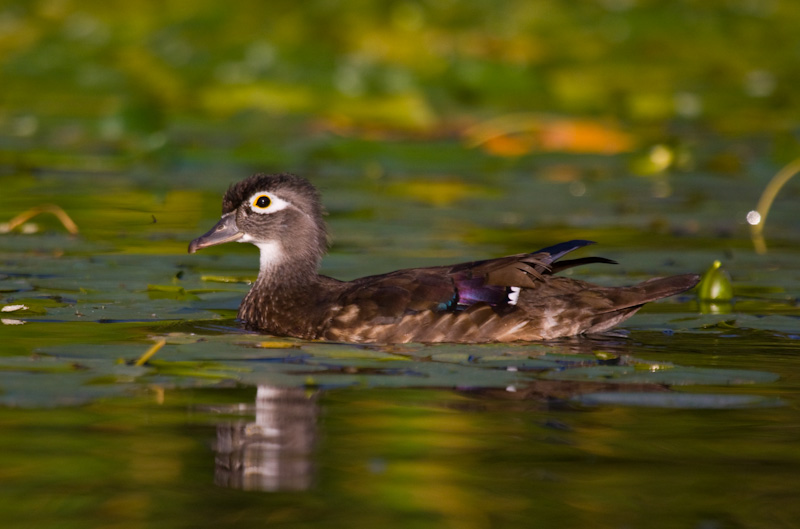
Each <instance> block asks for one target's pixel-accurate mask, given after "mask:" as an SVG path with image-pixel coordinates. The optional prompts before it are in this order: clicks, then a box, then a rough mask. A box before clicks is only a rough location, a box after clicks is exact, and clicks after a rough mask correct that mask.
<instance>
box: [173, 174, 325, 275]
mask: <svg viewBox="0 0 800 529" xmlns="http://www.w3.org/2000/svg"><path fill="white" fill-rule="evenodd" d="M322 216H323V210H322V204H321V203H320V199H319V193H318V192H317V190H316V189H315V188H314V186H312V185H311V183H309V182H308V180H306V179H304V178H301V177H299V176H295V175H292V174H271V175H268V174H255V175H253V176H251V177H249V178H247V179H245V180H242V181H241V182H238V183H236V184H233V185H232V186H231V187H230V188H229V189H228V191H227V193H225V197H224V198H223V199H222V218H221V219H220V221H219V222H217V224H216V225H215V226H214V227H213V228H211V230H209V232H208V233H206V234H205V235H203V236H201V237H198V238H197V239H195V240H193V241H192V242H191V243H190V244H189V253H194V252H196V251H197V250H200V249H201V248H206V247H208V246H214V245H216V244H222V243H225V242H231V241H237V242H249V243H251V244H254V245H256V246H258V248H259V250H261V271H262V272H265V271H266V270H268V269H270V268H271V267H273V266H275V265H278V264H281V263H283V264H286V263H292V264H293V266H299V267H302V266H303V265H309V266H313V268H314V269H315V270H316V267H317V265H318V264H319V261H320V259H321V258H322V255H323V254H324V253H325V250H326V248H327V234H326V230H325V222H324V221H323V219H322Z"/></svg>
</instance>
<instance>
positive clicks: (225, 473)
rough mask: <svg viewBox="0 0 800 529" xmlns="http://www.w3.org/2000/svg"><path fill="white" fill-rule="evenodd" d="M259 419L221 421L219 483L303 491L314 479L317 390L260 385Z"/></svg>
mask: <svg viewBox="0 0 800 529" xmlns="http://www.w3.org/2000/svg"><path fill="white" fill-rule="evenodd" d="M255 415H256V420H255V422H243V421H242V422H235V423H226V424H221V425H218V426H217V442H216V446H215V451H216V464H215V475H214V483H215V484H216V485H219V486H222V487H229V488H234V489H243V490H260V491H267V492H272V491H293V490H294V491H301V490H307V489H309V488H311V486H312V484H313V481H314V462H313V456H314V454H313V452H314V448H315V445H316V438H317V416H318V415H319V408H318V405H317V398H316V393H309V392H308V391H307V390H305V389H301V388H278V387H272V386H259V387H258V391H257V393H256V405H255Z"/></svg>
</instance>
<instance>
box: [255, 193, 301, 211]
mask: <svg viewBox="0 0 800 529" xmlns="http://www.w3.org/2000/svg"><path fill="white" fill-rule="evenodd" d="M265 199H266V200H265ZM259 202H261V203H262V204H264V205H263V206H259V205H258V203H259ZM247 203H248V204H250V209H251V210H252V211H254V212H255V213H261V214H266V213H275V212H276V211H280V210H282V209H286V208H288V207H290V206H291V204H290V203H289V202H286V201H285V200H283V199H282V198H278V197H276V196H275V195H273V194H272V193H267V192H266V191H261V192H260V193H256V194H255V195H253V196H251V197H250V199H249V200H248V201H247Z"/></svg>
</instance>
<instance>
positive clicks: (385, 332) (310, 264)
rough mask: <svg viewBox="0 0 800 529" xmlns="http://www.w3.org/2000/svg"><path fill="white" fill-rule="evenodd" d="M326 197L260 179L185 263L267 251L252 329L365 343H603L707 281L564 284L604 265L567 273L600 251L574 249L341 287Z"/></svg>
mask: <svg viewBox="0 0 800 529" xmlns="http://www.w3.org/2000/svg"><path fill="white" fill-rule="evenodd" d="M322 215H323V209H322V204H321V202H320V197H319V193H318V192H317V190H316V189H315V188H314V186H312V185H311V184H310V183H309V182H308V181H307V180H305V179H303V178H301V177H299V176H295V175H291V174H276V175H267V174H256V175H253V176H251V177H250V178H247V179H245V180H243V181H241V182H239V183H237V184H234V185H232V186H231V187H230V188H229V189H228V192H227V193H225V197H224V198H223V201H222V219H221V220H220V221H219V222H218V223H217V224H216V226H214V227H213V228H212V229H211V231H209V232H208V233H206V234H205V235H203V236H202V237H198V238H197V239H195V240H193V241H192V242H191V244H189V253H194V252H196V251H197V250H199V249H201V248H205V247H207V246H213V245H215V244H222V243H225V242H230V241H237V242H249V243H252V244H254V245H256V246H258V248H259V250H260V251H261V268H260V270H259V272H258V279H257V280H256V282H255V284H254V285H253V287H252V289H251V290H250V292H249V293H248V294H247V296H245V298H244V300H243V301H242V304H241V306H240V308H239V319H240V320H242V321H243V322H244V324H245V326H246V327H247V328H249V329H253V330H258V331H263V332H265V333H269V334H273V335H278V336H294V337H297V338H304V339H323V340H335V341H343V342H360V343H383V344H385V343H405V342H461V343H477V342H513V341H519V340H523V341H534V340H549V339H552V338H558V337H561V336H571V335H576V334H583V333H598V332H603V331H606V330H608V329H610V328H611V327H613V326H614V325H616V324H618V323H619V322H621V321H623V320H625V319H626V318H629V317H630V316H631V315H633V314H634V313H635V312H636V311H637V310H639V309H640V308H641V307H642V305H644V304H645V303H647V302H649V301H653V300H657V299H660V298H663V297H667V296H671V295H673V294H678V293H680V292H683V291H685V290H687V289H689V288H691V287H693V286H694V285H695V284H697V282H698V280H699V276H698V275H696V274H684V275H679V276H673V277H666V278H656V279H650V280H647V281H644V282H643V283H639V284H638V285H635V286H630V287H614V288H609V287H601V286H597V285H593V284H591V283H586V282H584V281H578V280H575V279H569V278H566V277H558V276H556V275H555V274H556V273H558V272H560V271H562V270H564V269H567V268H570V267H573V266H577V265H583V264H588V263H614V261H611V260H609V259H604V258H602V257H584V258H582V259H573V260H565V261H559V259H561V258H562V257H563V256H564V255H566V254H567V253H569V252H571V251H573V250H575V249H578V248H581V247H583V246H586V245H587V244H592V243H591V242H590V241H582V240H576V241H569V242H563V243H561V244H556V245H555V246H550V247H548V248H544V249H542V250H539V251H538V252H534V253H526V254H518V255H510V256H507V257H500V258H498V259H489V260H485V261H474V262H471V263H462V264H457V265H454V266H435V267H430V268H409V269H407V270H398V271H396V272H390V273H388V274H382V275H375V276H369V277H363V278H361V279H356V280H354V281H338V280H336V279H332V278H330V277H326V276H322V275H319V274H318V273H317V269H318V267H319V264H320V261H321V259H322V256H323V255H324V254H325V252H326V249H327V233H326V228H325V223H324V221H323V219H322Z"/></svg>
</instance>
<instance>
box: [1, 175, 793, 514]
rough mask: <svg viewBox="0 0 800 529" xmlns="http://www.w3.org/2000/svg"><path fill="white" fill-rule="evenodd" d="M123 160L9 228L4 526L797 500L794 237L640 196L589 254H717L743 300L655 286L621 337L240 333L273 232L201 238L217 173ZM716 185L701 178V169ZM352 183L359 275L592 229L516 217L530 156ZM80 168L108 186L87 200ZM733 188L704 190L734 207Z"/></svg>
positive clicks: (665, 269)
mask: <svg viewBox="0 0 800 529" xmlns="http://www.w3.org/2000/svg"><path fill="white" fill-rule="evenodd" d="M127 178H130V177H126V178H122V177H115V178H112V179H109V180H108V181H99V182H98V181H96V180H93V181H94V182H95V183H94V184H93V185H92V186H91V187H89V186H88V185H87V184H88V178H86V179H84V178H83V177H81V176H72V177H70V178H64V177H61V176H57V175H54V176H53V177H50V176H48V175H43V176H39V177H36V178H30V179H27V180H25V179H18V180H17V181H18V182H26V181H27V182H28V183H29V184H30V187H29V188H28V189H30V193H24V192H22V193H19V194H17V196H18V197H26V196H31V195H35V192H34V188H37V189H39V191H38V193H39V194H44V195H45V196H46V197H47V200H53V201H59V202H61V203H63V204H64V205H65V209H67V210H69V211H71V212H73V214H74V216H75V217H76V218H77V219H78V223H79V225H82V226H83V230H82V232H81V235H79V236H77V237H71V236H69V235H65V234H63V233H62V232H61V230H60V229H59V228H58V226H57V225H55V224H45V223H48V222H51V221H47V220H46V219H41V221H40V222H42V223H43V229H44V231H43V233H39V234H32V235H19V234H16V235H6V236H4V238H3V239H2V252H3V267H4V268H3V274H4V276H3V278H2V281H1V282H0V285H2V289H3V296H4V297H3V302H4V305H6V304H25V305H26V306H28V307H29V308H28V310H23V311H15V312H13V313H7V314H5V315H4V322H5V324H4V325H3V327H2V331H3V339H4V342H5V344H4V353H5V354H4V356H3V358H2V359H0V366H1V367H2V371H1V372H0V387H2V388H3V391H4V392H3V394H2V395H0V401H2V402H3V403H4V404H5V405H6V407H4V408H3V409H2V410H0V423H2V427H3V431H4V432H5V433H4V436H3V441H2V442H3V449H2V451H0V453H1V454H2V455H0V468H1V469H2V473H3V481H4V483H5V485H4V490H5V493H4V494H3V500H2V502H3V505H2V507H0V509H2V512H3V513H4V517H5V519H6V520H7V523H9V524H10V526H18V527H85V526H87V525H107V524H111V525H115V526H119V527H137V526H141V525H143V524H144V525H159V526H162V527H173V526H174V527H182V526H187V527H206V526H208V527H212V526H213V527H216V526H219V525H220V524H222V525H225V526H230V527H251V526H257V525H258V526H260V525H263V524H264V523H269V524H273V525H278V526H287V527H304V526H316V525H318V524H319V523H323V522H324V523H325V524H326V525H331V526H342V527H374V526H377V525H385V526H387V525H388V526H394V527H409V526H416V527H442V526H445V527H496V526H504V527H519V526H529V525H537V526H539V525H540V526H558V527H586V526H587V525H592V526H599V527H623V526H625V527H630V526H633V527H636V526H648V527H653V526H664V527H672V526H675V527H678V526H681V527H686V526H690V527H737V526H764V527H779V526H787V527H790V526H792V525H794V523H795V521H796V520H797V519H800V516H799V515H800V513H798V512H797V508H795V505H798V502H797V501H795V500H796V499H797V492H796V491H797V490H800V487H799V486H798V485H800V483H798V478H797V476H800V472H798V470H800V469H799V468H798V453H799V452H798V451H797V450H796V446H797V443H798V436H799V435H800V434H799V433H798V432H800V429H798V426H800V423H799V422H798V420H797V406H798V390H799V389H800V383H798V376H797V375H796V373H798V372H800V370H799V369H798V368H800V366H799V365H798V355H797V351H798V346H797V336H798V335H799V334H800V333H799V332H798V331H799V330H800V327H799V326H798V324H797V308H796V302H795V301H794V298H793V297H792V295H793V294H792V293H796V292H797V279H798V278H797V275H796V273H795V272H794V268H793V264H792V263H793V262H795V260H796V258H797V255H796V252H795V251H793V250H792V249H789V248H778V249H775V250H773V251H771V252H770V253H769V254H768V255H767V256H758V255H755V254H754V253H753V252H752V251H750V250H749V249H748V248H747V243H748V241H747V239H746V235H745V234H741V230H739V232H738V233H740V235H737V236H736V237H733V238H730V239H728V240H727V242H726V244H725V246H727V247H728V248H733V249H732V250H731V249H729V250H727V251H722V250H717V249H715V247H709V246H708V245H707V242H706V238H705V237H704V236H703V235H699V234H698V235H692V234H690V235H669V234H662V235H659V236H658V237H653V236H652V235H650V233H649V232H648V231H647V230H641V231H639V230H638V229H637V228H636V227H635V226H636V224H638V223H640V222H641V216H642V214H641V213H637V214H634V215H622V216H618V217H615V219H616V222H624V223H626V224H628V226H622V227H613V228H612V227H611V226H609V225H608V224H606V225H605V226H604V225H599V226H597V225H596V226H593V227H590V228H588V231H590V232H592V233H590V236H591V237H595V238H597V239H607V240H606V241H604V242H607V243H608V244H604V245H603V246H598V247H596V249H595V248H594V247H593V248H591V250H592V251H593V252H592V253H595V254H597V255H606V256H609V257H612V258H614V259H616V260H618V261H620V262H621V263H622V265H621V266H617V267H609V266H601V265H594V266H591V267H586V268H585V270H583V271H581V270H577V271H576V274H577V275H578V276H579V277H583V278H586V279H589V280H593V281H597V282H602V283H608V284H620V283H624V282H632V281H635V280H639V279H643V278H645V277H647V276H650V275H659V274H662V275H663V274H669V273H678V272H683V271H687V270H697V271H700V270H702V269H703V268H704V267H705V265H706V264H710V261H711V260H712V259H713V258H718V257H720V256H722V257H723V258H724V262H725V265H726V267H727V269H728V270H730V271H731V273H732V275H733V279H734V287H735V289H736V290H737V294H738V295H737V298H736V300H735V303H734V304H733V305H729V306H725V305H722V306H719V307H716V308H717V309H719V310H721V312H722V313H720V314H713V313H708V314H701V313H699V309H700V306H699V305H698V303H697V301H696V300H695V299H694V297H693V296H692V295H691V294H689V295H684V296H678V297H676V298H673V299H670V300H665V301H664V302H660V303H657V304H654V305H652V306H650V307H648V308H646V309H645V310H643V311H642V312H641V313H640V314H639V315H637V316H635V317H634V318H633V319H631V320H629V321H628V322H627V323H625V324H624V325H623V326H622V331H623V332H622V334H621V335H620V336H607V337H594V338H577V339H567V340H561V341H558V342H555V343H550V344H513V345H483V346H462V345H440V346H420V345H413V344H412V345H407V346H398V347H389V348H373V347H362V346H359V347H353V346H349V345H346V344H321V343H319V344H314V343H303V342H300V341H297V340H292V339H276V338H271V337H265V336H258V335H254V334H251V333H245V332H243V331H241V330H239V329H238V327H237V326H236V324H235V321H233V320H232V318H233V316H234V314H235V310H236V307H237V305H238V302H239V300H240V299H241V296H242V295H243V293H244V292H245V291H246V290H247V288H249V287H248V285H247V284H246V282H244V281H246V280H247V279H248V278H252V277H253V275H254V272H255V267H256V265H257V255H256V253H255V252H254V251H253V249H251V248H248V247H246V246H245V245H228V247H221V248H218V249H214V250H213V251H209V252H205V253H201V254H196V255H191V256H189V255H186V254H185V253H184V252H185V245H186V243H187V242H188V240H190V239H191V238H192V237H193V236H194V235H196V234H199V233H202V232H203V231H204V230H205V228H206V227H208V226H210V225H211V224H212V223H213V222H214V218H215V217H216V216H217V215H218V213H217V212H216V211H214V210H215V209H216V207H217V204H216V202H217V200H218V197H219V194H220V190H219V189H212V190H206V189H204V188H197V187H194V188H193V187H191V186H188V185H185V184H184V185H181V187H180V188H179V189H176V190H167V191H166V192H165V193H164V192H161V191H151V190H149V189H148V188H145V189H144V190H136V188H134V185H135V179H134V178H130V179H129V180H128V179H127ZM42 181H47V182H48V183H49V184H50V185H49V186H48V188H47V190H46V191H43V190H42V189H43V188H42V187H41V182H42ZM698 181H699V182H700V183H699V184H696V183H693V182H685V184H694V185H695V186H696V187H688V188H687V187H686V186H684V188H683V189H682V190H681V191H680V192H679V193H680V194H681V195H683V194H687V195H688V194H691V193H693V192H696V189H697V187H702V186H704V185H706V184H705V183H704V182H703V181H702V180H701V179H698ZM352 182H353V181H352V180H351V179H348V178H342V177H324V178H323V177H320V178H319V183H320V185H321V187H323V189H324V188H328V189H331V190H332V193H331V202H330V203H329V209H330V210H331V215H330V222H331V227H332V231H333V233H334V236H335V237H336V238H335V239H334V240H335V241H337V242H336V243H335V244H334V246H333V252H332V254H331V256H330V257H329V258H328V259H327V260H326V261H325V264H324V271H325V272H327V273H330V274H333V275H337V276H340V277H341V276H349V277H354V276H358V275H364V274H368V273H374V272H380V271H384V270H389V269H391V268H392V267H399V266H406V265H413V264H433V263H440V262H452V261H454V260H458V259H474V258H480V257H484V256H486V255H496V254H498V253H510V252H515V251H520V250H519V248H521V247H523V246H526V245H527V247H528V248H531V247H533V246H537V245H538V246H544V245H546V244H548V243H550V242H554V241H555V240H561V239H564V238H572V237H573V236H580V235H581V234H582V233H583V231H584V230H583V229H582V228H581V227H577V228H564V227H559V226H553V227H552V229H550V228H549V227H548V226H547V225H545V226H537V227H535V228H534V227H533V226H532V224H533V223H534V222H537V221H538V218H539V215H538V214H536V213H534V214H531V213H530V212H529V210H526V209H521V210H519V211H520V212H519V215H520V216H521V220H520V221H519V225H518V226H516V227H514V226H509V227H505V228H503V227H500V225H501V224H500V225H498V223H502V219H500V220H498V217H499V216H500V213H498V212H499V211H502V212H509V211H511V212H514V211H517V201H518V200H519V194H518V191H517V190H518V189H526V188H528V187H530V186H542V185H544V186H547V187H556V186H552V185H551V184H541V183H538V184H537V183H534V182H530V181H528V180H526V179H522V181H519V180H517V179H515V180H510V181H509V182H508V183H505V184H501V185H500V186H497V187H494V188H493V196H492V197H491V198H486V197H484V196H483V195H482V194H481V193H480V192H479V193H478V195H477V198H475V197H470V198H469V199H464V200H462V201H457V202H455V203H453V204H450V205H447V206H444V207H430V206H426V205H425V204H424V203H422V202H420V201H419V200H418V199H417V198H415V197H413V196H412V197H407V196H402V195H397V192H396V191H395V189H397V188H396V187H395V188H393V187H392V185H388V186H385V185H382V184H381V185H379V186H377V187H376V186H365V187H363V188H357V187H354V186H353V185H352ZM614 185H616V184H614ZM73 186H80V187H81V188H82V189H86V190H87V192H86V193H85V194H75V195H72V196H71V195H70V194H69V190H70V188H72V187H73ZM348 186H349V188H348ZM203 187H204V186H203ZM208 187H214V186H211V185H209V186H208ZM217 187H219V188H223V187H224V185H218V186H217ZM140 189H141V188H140ZM598 189H599V190H598V193H600V194H602V193H603V192H604V191H603V190H602V186H598ZM526 192H529V193H532V195H531V196H533V197H534V198H535V197H536V196H538V195H537V194H536V193H534V192H533V191H531V190H528V191H526ZM640 196H641V197H643V199H645V200H647V198H646V195H645V194H642V195H640ZM132 197H138V198H136V199H135V200H134V199H133V198H132ZM326 198H327V196H326ZM5 200H9V199H5ZM24 200H25V199H24V198H23V201H24ZM29 200H30V201H31V203H33V202H35V201H40V200H41V197H39V198H36V199H29ZM70 201H73V202H70ZM654 202H657V201H655V200H654ZM134 204H135V205H134ZM597 204H598V209H599V210H600V211H602V209H604V208H605V207H606V204H605V203H604V202H600V201H598V202H597ZM716 205H717V202H715V201H714V200H708V201H704V202H703V203H701V204H700V205H698V206H693V207H692V208H688V209H687V211H686V213H685V214H686V215H687V216H693V217H695V218H704V219H707V223H708V224H711V225H713V224H715V223H717V224H719V223H723V222H730V221H727V220H726V218H727V217H726V216H725V215H723V214H716V213H714V211H715V210H716V209H717V207H716ZM22 206H23V207H24V204H23V205H22ZM540 207H542V208H544V207H545V206H540ZM584 207H586V206H584ZM19 209H22V207H19ZM8 210H9V204H4V211H8ZM551 214H552V213H551ZM153 215H155V217H156V219H157V222H156V223H153V222H152V219H150V217H151V216H153ZM644 215H645V216H647V215H659V213H658V212H657V211H656V212H653V213H649V214H644ZM93 219H101V220H100V221H94V220H93ZM620 219H622V220H620ZM529 226H530V227H529ZM701 231H702V229H701ZM551 232H555V233H556V235H553V234H552V233H551ZM495 234H497V235H498V237H497V238H495V237H493V235H495ZM634 236H635V237H634ZM528 238H531V239H534V240H535V241H541V242H526V241H525V239H528ZM338 241H342V242H341V247H340V246H339V242H338ZM662 241H667V243H666V244H668V245H669V246H671V247H674V248H676V249H677V248H681V249H680V250H671V249H669V248H665V247H664V244H662ZM604 250H605V251H604ZM586 253H588V252H586ZM726 255H727V257H726ZM765 270H768V271H769V273H766V272H765ZM222 279H229V280H232V281H234V282H222ZM236 281H239V282H236ZM6 316H7V317H6ZM11 320H15V321H17V322H24V323H21V324H17V325H12V324H9V323H8V322H9V321H11ZM159 339H163V340H165V341H166V345H164V346H163V348H162V349H160V350H159V351H158V352H157V353H156V354H155V356H154V357H153V358H152V359H151V360H150V362H149V363H148V364H146V365H144V366H141V367H137V366H134V365H131V363H132V362H133V361H135V360H136V359H137V358H139V357H140V356H141V355H142V354H143V353H144V352H145V350H147V349H148V348H149V347H150V345H151V344H152V343H154V342H155V341H157V340H159Z"/></svg>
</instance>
